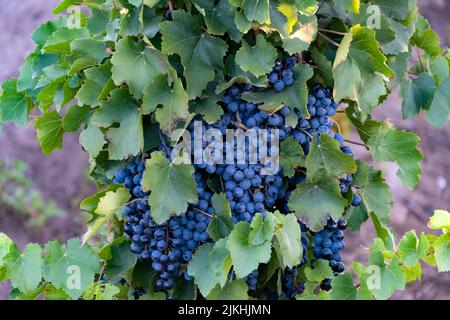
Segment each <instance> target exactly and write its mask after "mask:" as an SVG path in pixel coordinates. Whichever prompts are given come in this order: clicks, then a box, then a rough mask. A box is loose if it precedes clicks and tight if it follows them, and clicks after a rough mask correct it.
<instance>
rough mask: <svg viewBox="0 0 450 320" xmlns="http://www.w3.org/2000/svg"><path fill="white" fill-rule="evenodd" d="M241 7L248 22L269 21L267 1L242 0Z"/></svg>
mask: <svg viewBox="0 0 450 320" xmlns="http://www.w3.org/2000/svg"><path fill="white" fill-rule="evenodd" d="M241 7H242V9H243V10H244V13H245V16H246V17H247V19H248V20H249V21H257V22H259V23H264V22H266V21H270V16H269V0H243V1H242V6H241Z"/></svg>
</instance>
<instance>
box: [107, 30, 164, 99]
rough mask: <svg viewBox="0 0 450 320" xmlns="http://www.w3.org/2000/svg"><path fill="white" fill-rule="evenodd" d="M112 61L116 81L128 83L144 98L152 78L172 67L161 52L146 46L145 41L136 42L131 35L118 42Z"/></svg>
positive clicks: (132, 89)
mask: <svg viewBox="0 0 450 320" xmlns="http://www.w3.org/2000/svg"><path fill="white" fill-rule="evenodd" d="M111 63H112V65H113V67H112V78H113V80H114V83H115V84H116V85H118V86H120V85H121V84H122V83H127V84H128V86H129V88H130V92H131V93H132V94H133V95H134V96H135V97H136V98H142V96H143V94H144V89H145V88H146V87H147V85H148V84H149V83H150V82H151V81H152V79H153V78H154V77H156V76H157V75H159V74H163V73H167V72H168V70H169V68H170V67H169V65H168V62H167V58H166V57H165V56H163V55H162V54H161V52H159V51H158V50H156V49H154V48H150V47H148V46H145V44H144V42H140V43H136V42H134V41H133V40H132V38H131V37H125V38H123V39H121V40H120V41H119V42H118V43H117V45H116V51H115V52H114V54H113V56H112V58H111Z"/></svg>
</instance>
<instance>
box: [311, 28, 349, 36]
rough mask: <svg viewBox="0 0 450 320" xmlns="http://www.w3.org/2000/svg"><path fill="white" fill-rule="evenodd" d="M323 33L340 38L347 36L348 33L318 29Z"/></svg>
mask: <svg viewBox="0 0 450 320" xmlns="http://www.w3.org/2000/svg"><path fill="white" fill-rule="evenodd" d="M318 30H319V31H321V32H325V33H332V34H336V35H339V36H345V35H347V33H345V32H340V31H335V30H328V29H318Z"/></svg>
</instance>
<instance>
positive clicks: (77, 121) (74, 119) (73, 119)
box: [63, 104, 94, 132]
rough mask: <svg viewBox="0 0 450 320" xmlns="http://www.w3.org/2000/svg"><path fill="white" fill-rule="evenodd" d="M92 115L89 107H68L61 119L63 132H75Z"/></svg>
mask: <svg viewBox="0 0 450 320" xmlns="http://www.w3.org/2000/svg"><path fill="white" fill-rule="evenodd" d="M93 113H94V111H93V110H92V109H91V108H90V107H89V106H78V105H76V104H74V105H73V106H71V107H69V108H68V109H67V111H66V114H65V115H64V118H63V126H64V131H65V132H76V131H78V129H80V126H81V125H82V124H83V123H85V122H86V121H87V119H88V118H89V117H90V116H91V115H92V114H93Z"/></svg>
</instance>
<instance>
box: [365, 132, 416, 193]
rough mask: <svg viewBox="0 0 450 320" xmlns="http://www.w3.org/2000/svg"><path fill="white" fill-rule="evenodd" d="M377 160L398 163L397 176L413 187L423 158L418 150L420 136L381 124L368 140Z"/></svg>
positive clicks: (406, 184) (409, 186)
mask: <svg viewBox="0 0 450 320" xmlns="http://www.w3.org/2000/svg"><path fill="white" fill-rule="evenodd" d="M367 145H368V146H369V150H370V152H371V153H372V155H373V158H374V160H375V161H388V162H395V163H397V164H398V166H399V169H398V171H397V176H398V177H399V178H400V179H401V180H402V182H403V184H404V185H405V186H406V187H408V188H410V189H412V188H413V187H414V186H416V185H417V183H418V182H419V176H420V174H421V173H422V169H421V168H420V162H421V161H422V160H423V156H422V154H421V152H420V151H419V150H418V148H417V147H418V145H419V137H418V136H417V135H415V134H414V133H410V132H406V131H396V130H395V129H394V128H392V127H391V126H389V125H380V126H379V127H378V128H377V129H376V130H374V132H373V135H372V136H371V137H370V139H369V140H368V141H367Z"/></svg>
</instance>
